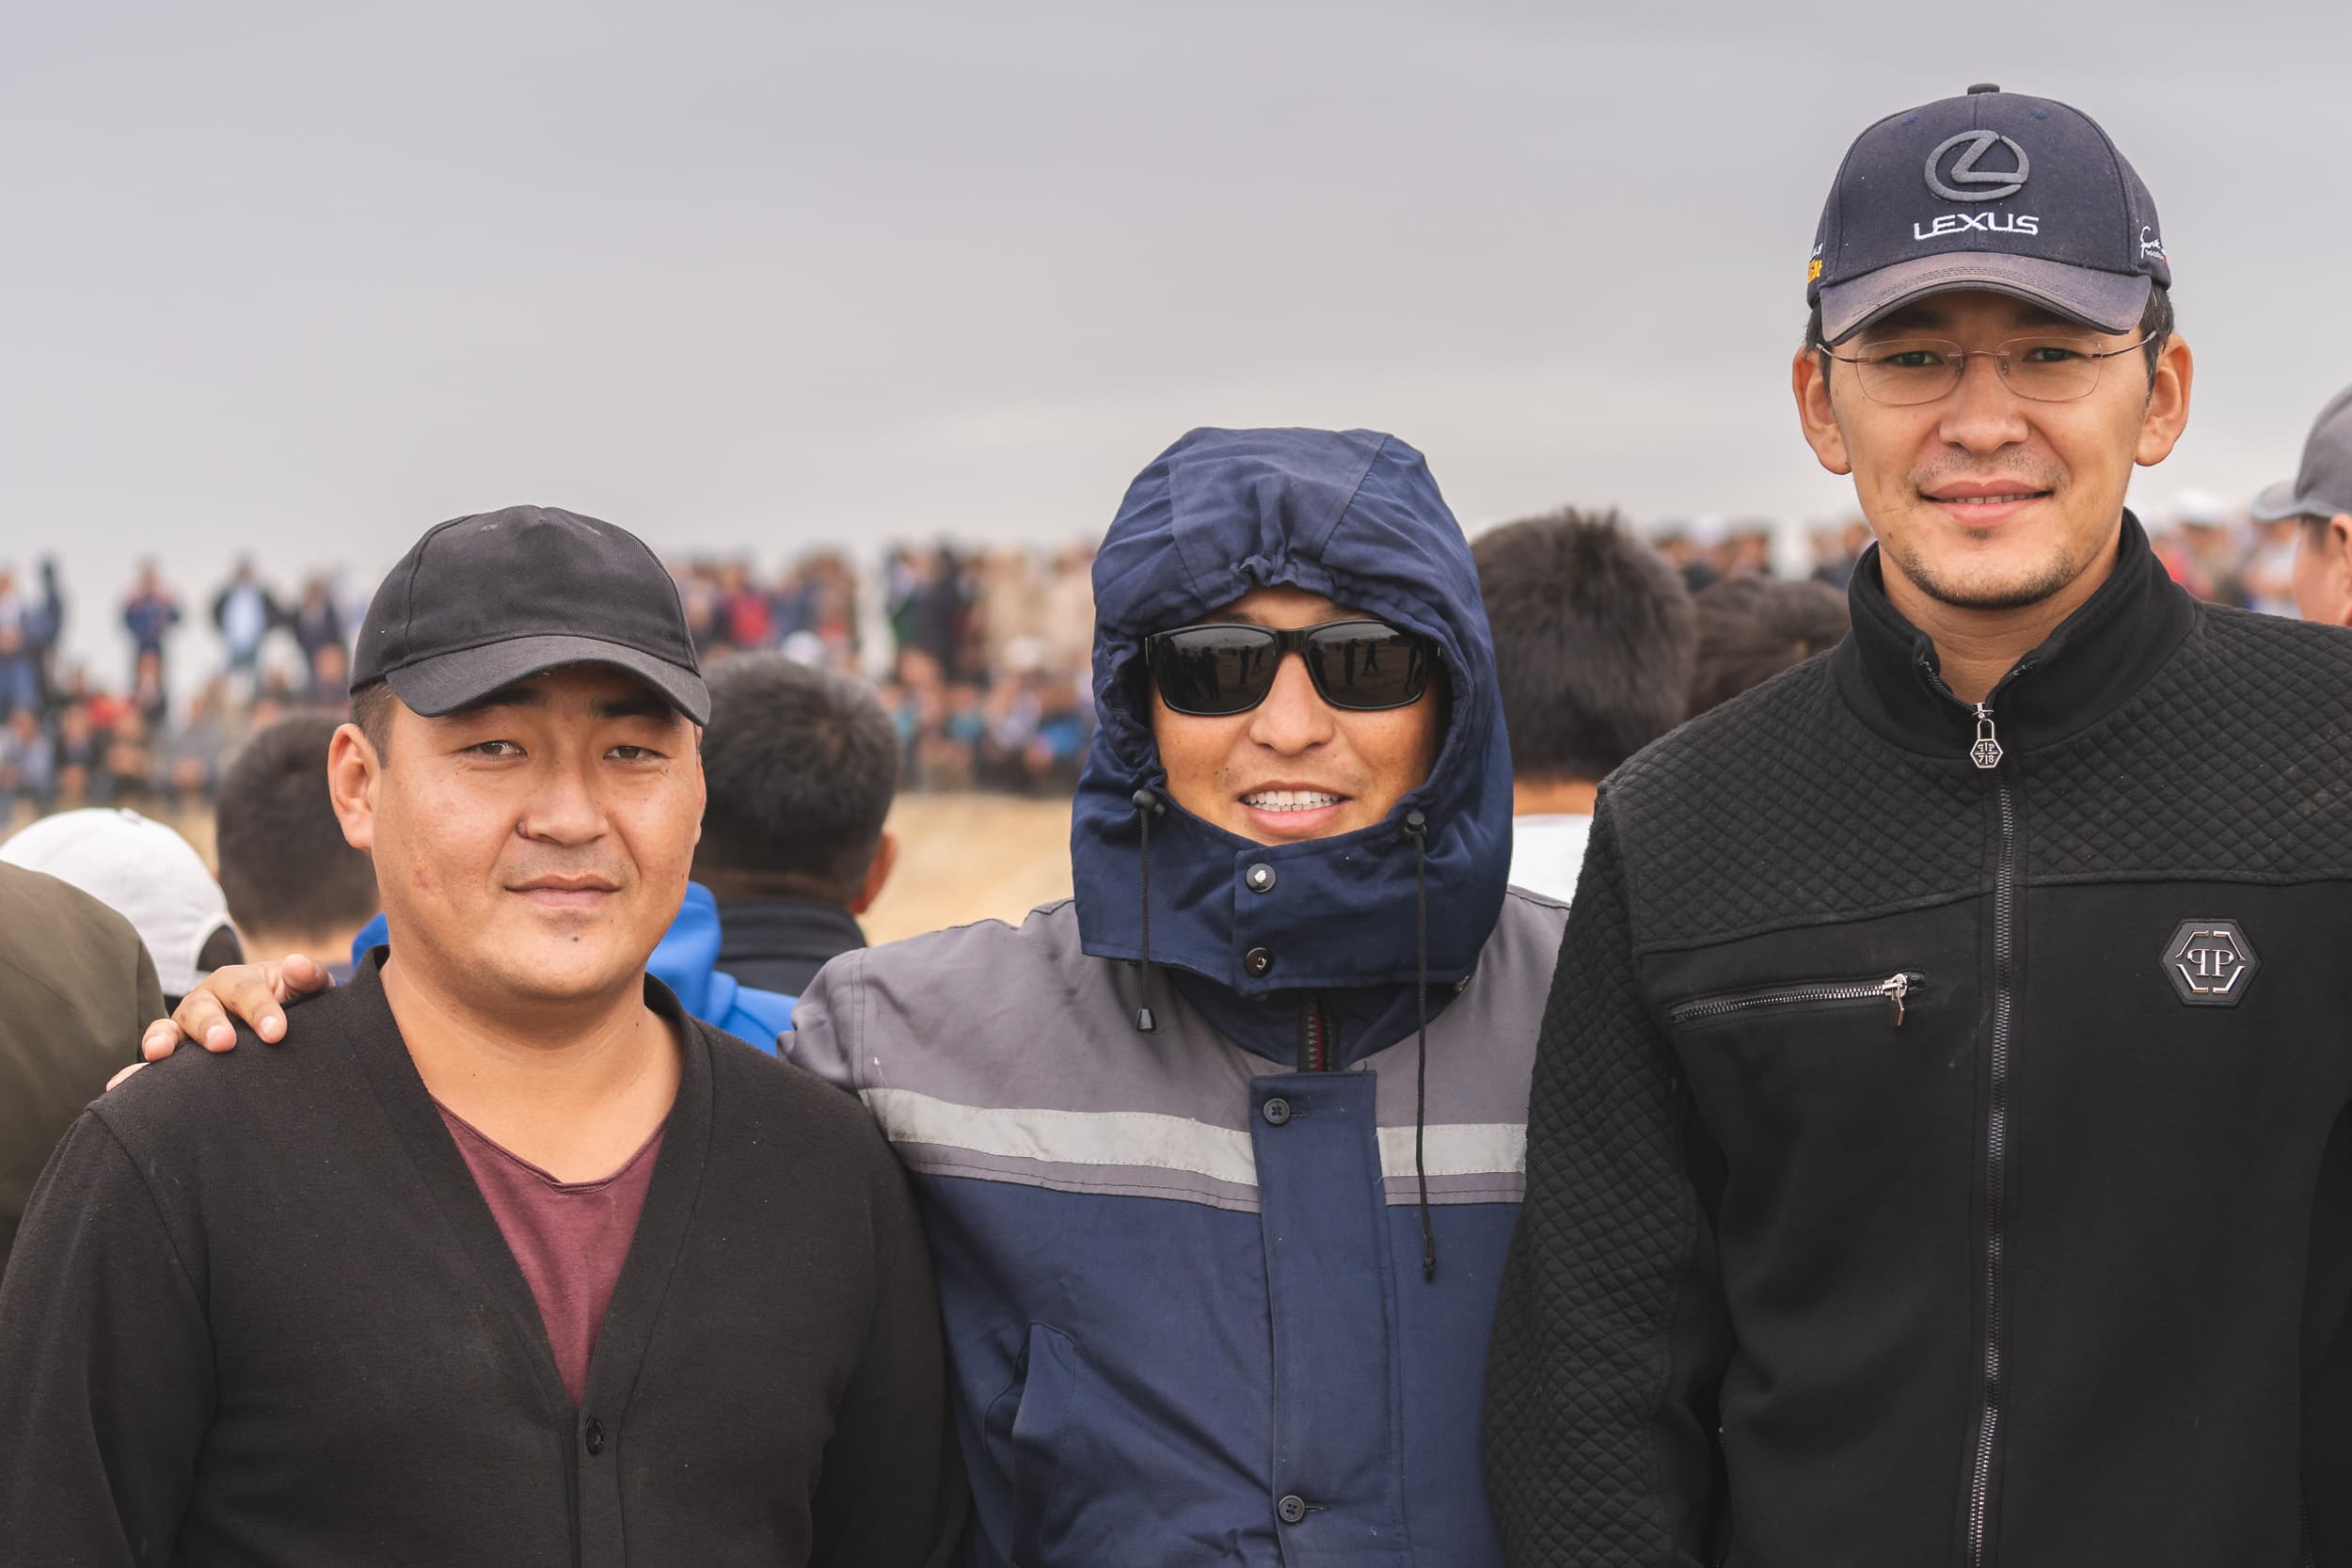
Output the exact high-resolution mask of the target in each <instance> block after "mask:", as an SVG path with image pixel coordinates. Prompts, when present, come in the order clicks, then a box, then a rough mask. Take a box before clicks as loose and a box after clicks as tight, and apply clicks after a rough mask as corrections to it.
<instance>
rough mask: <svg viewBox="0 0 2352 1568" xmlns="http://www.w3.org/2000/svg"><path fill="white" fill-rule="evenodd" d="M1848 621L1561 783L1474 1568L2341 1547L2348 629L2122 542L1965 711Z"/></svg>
mask: <svg viewBox="0 0 2352 1568" xmlns="http://www.w3.org/2000/svg"><path fill="white" fill-rule="evenodd" d="M1853 610H1854V633H1853V635H1852V636H1851V638H1850V639H1848V640H1847V641H1845V642H1844V643H1842V644H1841V645H1840V646H1839V647H1837V648H1836V650H1834V651H1833V652H1832V653H1829V654H1826V655H1823V656H1822V657H1819V658H1816V659H1813V660H1810V661H1808V662H1807V663H1805V664H1804V665H1802V666H1800V667H1799V668H1797V669H1795V670H1793V671H1790V672H1789V673H1787V674H1786V675H1783V676H1781V677H1780V678H1778V679H1776V680H1774V681H1772V682H1771V683H1769V684H1767V685H1766V686H1764V687H1762V688H1760V689H1757V690H1756V691H1754V692H1752V693H1750V694H1749V695H1748V696H1746V697H1745V698H1743V699H1741V700H1740V701H1739V702H1736V703H1733V704H1731V705H1727V706H1725V707H1724V708H1721V709H1718V710H1717V711H1715V712H1714V713H1711V714H1709V715H1708V716H1706V717H1705V718H1703V719H1701V720H1698V721H1695V722H1693V723H1691V724H1688V725H1686V726H1684V727H1683V728H1682V729H1680V730H1678V731H1677V732H1676V733H1675V734H1674V735H1672V736H1668V737H1667V738H1666V739H1664V740H1662V741H1661V742H1659V743H1658V744H1657V745H1655V746H1653V747H1651V748H1650V749H1649V750H1648V751H1646V752H1643V753H1642V754H1641V755H1640V756H1638V757H1636V758H1635V759H1634V760H1633V761H1631V762H1630V763H1629V764H1627V765H1626V767H1625V768H1622V769H1621V770H1620V771H1619V772H1618V773H1617V775H1616V776H1615V777H1614V778H1613V780H1612V781H1611V783H1610V784H1609V786H1608V787H1607V788H1606V789H1605V790H1604V792H1603V794H1602V798H1601V803H1600V808H1599V813H1598V819H1597V822H1596V823H1595V825H1594V831H1593V838H1592V847H1591V851H1590V859H1589V860H1588V861H1587V863H1586V864H1585V869H1584V873H1583V877H1582V879H1581V881H1580V882H1579V884H1578V888H1577V895H1576V903H1575V911H1574V913H1573V914H1572V916H1571V917H1570V920H1569V924H1568V929H1567V936H1566V941H1565V945H1564V947H1563V949H1562V953H1561V958H1560V965H1559V969H1558V972H1557V974H1556V977H1555V979H1554V982H1553V990H1552V993H1551V1001H1550V1005H1549V1010H1548V1012H1547V1015H1546V1018H1545V1022H1544V1033H1543V1043H1542V1050H1541V1053H1540V1055H1539V1058H1538V1063H1537V1066H1536V1069H1535V1079H1534V1100H1533V1104H1532V1106H1531V1109H1530V1113H1529V1117H1528V1146H1529V1147H1528V1188H1527V1200H1526V1206H1525V1208H1524V1209H1523V1210H1522V1212H1521V1216H1520V1220H1519V1228H1518V1240H1517V1243H1515V1246H1514V1249H1513V1253H1512V1257H1511V1261H1510V1265H1509V1268H1508V1270H1507V1273H1506V1275H1505V1278H1504V1282H1503V1289H1502V1306H1501V1311H1500V1317H1499V1321H1498V1323H1497V1325H1496V1330H1495V1336H1494V1346H1493V1354H1492V1359H1491V1362H1490V1371H1489V1373H1488V1386H1487V1430H1486V1460H1487V1468H1488V1478H1489V1489H1490V1492H1491V1496H1492V1501H1493V1504H1494V1508H1495V1513H1496V1516H1497V1519H1498V1522H1499V1523H1500V1525H1501V1528H1502V1537H1503V1541H1504V1544H1505V1546H1506V1548H1507V1552H1508V1555H1509V1558H1510V1560H1511V1561H1512V1562H1513V1563H1514V1564H1515V1565H1518V1568H1533V1565H1536V1564H1544V1565H1551V1564H1580V1565H1581V1564H1603V1563H1607V1564H1642V1565H1645V1568H1646V1565H1652V1564H1700V1563H1715V1562H1727V1563H1730V1564H1733V1565H1735V1568H1834V1565H1848V1564H1850V1565H1854V1568H1920V1565H1944V1564H1952V1565H1958V1568H1978V1565H1992V1564H1998V1565H2000V1568H2106V1565H2122V1564H2129V1565H2131V1568H2169V1565H2179V1568H2247V1565H2267V1564H2275V1565H2277V1568H2289V1565H2291V1564H2295V1563H2297V1562H2318V1563H2324V1564H2331V1565H2341V1564H2352V1317H2348V1316H2347V1303H2348V1302H2352V1119H2347V1117H2346V1115H2345V1109H2346V1105H2347V1101H2352V897H2348V896H2347V895H2348V894H2352V635H2347V634H2345V633H2344V632H2342V631H2338V630H2335V629H2332V628H2324V627H2317V626H2301V625H2296V624H2294V623H2289V622H2284V621H2279V620H2272V619H2266V618H2264V617H2261V616H2255V615H2249V614H2244V613H2240V612H2237V611H2234V610H2221V609H2215V608H2210V607H2205V606H2201V605H2198V604H2196V603H2195V602H2194V601H2193V600H2191V599H2189V598H2188V597H2187V596H2186V595H2185V594H2183V593H2182V592H2181V591H2180V590H2179V589H2177V588H2176V587H2174V586H2173V584H2172V583H2171V582H2170V580H2169V578H2167V577H2166V576H2165V573H2164V571H2163V568H2162V567H2161V566H2160V565H2159V564H2158V563H2157V562H2156V561H2155V559H2154V557H2153V555H2152V554H2151V553H2150V551H2149V549H2148V546H2147V543H2146V540H2145V537H2144V535H2143V534H2142V533H2141V531H2140V530H2139V527H2138V525H2137V522H2135V521H2133V520H2132V519H2131V518H2130V517H2129V516H2128V515H2127V516H2126V517H2125V519H2124V524H2123V544H2122V563H2121V565H2120V566H2119V567H2118V569H2117V571H2116V573H2115V575H2114V577H2113V578H2110V580H2109V581H2108V582H2107V584H2106V586H2104V587H2103V588H2102V589H2101V590H2100V592H2099V593H2098V594H2096V595H2095V596H2094V597H2093V598H2092V599H2091V601H2090V603H2089V604H2087V605H2085V606H2084V607H2083V609H2082V610H2080V611H2078V612H2077V613H2076V614H2075V615H2074V617H2073V618H2072V619H2070V620H2069V621H2068V622H2067V623H2066V625H2064V626H2061V627H2060V628H2059V629H2058V631H2057V632H2056V633H2055V634H2053V635H2052V637H2051V638H2050V640H2049V641H2047V642H2045V643H2044V644H2043V645H2042V647H2041V648H2039V649H2037V650H2036V651H2035V652H2034V653H2033V654H2031V655H2029V656H2027V657H2026V658H2025V659H2024V660H2021V661H2020V663H2019V665H2018V667H2017V669H2016V670H2015V671H2013V672H2012V673H2011V674H2010V676H2009V677H2008V678H2006V679H2005V680H2004V681H2003V682H2002V683H2001V685H2000V686H1999V687H1998V688H1996V689H1995V690H1994V693H1993V694H1992V696H1991V698H1990V702H1989V708H1990V712H1989V714H1988V715H1987V716H1984V717H1982V718H1979V716H1978V715H1977V714H1975V713H1972V711H1971V709H1970V708H1969V706H1968V705H1964V704H1962V703H1960V702H1959V701H1958V700H1956V699H1955V698H1953V697H1952V696H1951V695H1950V694H1949V692H1948V690H1947V689H1945V688H1944V686H1943V683H1942V681H1941V680H1940V678H1939V677H1938V676H1937V674H1936V673H1935V669H1936V667H1935V659H1934V655H1933V649H1932V646H1931V644H1930V643H1929V642H1928V641H1927V640H1926V639H1925V638H1924V637H1922V636H1921V635H1920V634H1919V633H1918V632H1916V631H1915V630H1914V629H1913V628H1912V627H1911V626H1909V625H1908V624H1906V623H1905V622H1904V621H1902V620H1901V619H1900V617H1899V616H1898V615H1897V614H1896V613H1895V611H1894V610H1893V608H1892V607H1891V606H1890V605H1889V604H1888V602H1887V600H1886V598H1885V594H1884V591H1883V587H1882V586H1881V585H1880V579H1879V576H1878V568H1877V561H1876V558H1875V556H1873V557H1872V558H1870V559H1869V560H1867V561H1866V562H1865V566H1864V569H1863V570H1862V571H1861V572H1860V573H1858V574H1857V575H1856V578H1855V588H1854V591H1853ZM1972 753H1973V754H1972Z"/></svg>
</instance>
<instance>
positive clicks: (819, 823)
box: [694, 653, 898, 996]
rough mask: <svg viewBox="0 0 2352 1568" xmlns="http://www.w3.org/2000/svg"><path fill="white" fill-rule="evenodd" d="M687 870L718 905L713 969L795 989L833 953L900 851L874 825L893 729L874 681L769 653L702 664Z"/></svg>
mask: <svg viewBox="0 0 2352 1568" xmlns="http://www.w3.org/2000/svg"><path fill="white" fill-rule="evenodd" d="M703 778H704V780H705V783H706V785H707V788H708V790H709V799H708V801H707V804H706V805H705V806H704V808H703V836H702V842H701V843H700V844H699V845H697V846H696V847H695V849H694V880H695V881H697V882H700V883H702V884H703V885H704V886H705V887H707V888H708V889H709V890H710V892H711V895H712V896H713V897H714V898H715V899H716V900H717V901H718V907H719V932H720V937H719V942H720V946H719V968H720V969H722V970H723V971H724V972H725V973H727V974H732V975H734V976H735V977H736V978H737V979H738V980H739V981H741V982H742V983H743V984H744V985H747V986H755V987H758V988H759V989H761V990H771V991H777V992H781V993H782V994H785V995H787V996H798V995H799V994H800V993H801V992H802V991H803V990H806V989H807V988H808V983H809V981H811V980H813V979H815V978H816V976H817V972H818V970H819V969H821V968H823V967H824V965H825V960H826V959H828V958H832V957H834V955H835V954H838V953H846V952H849V951H850V949H852V948H857V947H863V946H865V945H866V933H865V931H864V930H862V929H860V928H859V926H858V923H857V917H858V916H859V915H861V914H863V913H865V912H866V910H867V909H868V908H869V907H870V906H871V905H872V904H873V902H874V899H875V898H876V897H877V896H878V895H880V894H881V892H882V883H883V882H884V881H886V880H888V879H889V877H890V868H891V866H892V864H893V863H895V862H896V861H897V859H898V842H897V841H896V840H895V839H893V838H892V837H891V836H890V834H889V833H888V832H885V831H884V830H883V827H882V823H883V821H884V819H885V818H887V817H888V816H889V815H890V802H891V798H892V797H893V796H894V795H895V794H896V793H897V792H898V726H896V725H895V724H893V723H892V722H891V721H890V716H889V715H888V714H886V713H884V712H883V711H882V704H881V703H880V702H879V701H877V700H876V698H875V696H874V693H873V690H872V689H871V688H869V687H868V686H866V684H865V683H864V682H863V681H859V680H855V679H852V678H850V676H847V675H840V674H835V673H832V672H831V671H826V670H818V669H814V668H811V667H809V666H807V665H803V664H799V663H795V662H794V661H793V660H791V659H789V658H787V657H785V656H784V655H782V654H779V653H755V654H741V655H739V656H737V657H733V658H730V659H728V660H726V661H725V662H724V663H723V664H720V665H717V666H715V667H714V668H713V669H712V671H711V673H710V729H709V733H708V734H707V736H705V737H704V741H703Z"/></svg>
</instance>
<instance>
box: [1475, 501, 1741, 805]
mask: <svg viewBox="0 0 2352 1568" xmlns="http://www.w3.org/2000/svg"><path fill="white" fill-rule="evenodd" d="M1470 556H1471V558H1472V559H1473V560H1474V561H1476V562H1477V563H1478V580H1479V587H1480V592H1481V594H1483V595H1484V597H1485V598H1486V622H1487V625H1488V626H1490V627H1492V629H1493V633H1494V643H1495V678H1496V682H1497V684H1498V685H1499V686H1500V687H1501V688H1502V721H1503V725H1504V727H1505V728H1506V729H1507V730H1508V731H1509V732H1510V736H1511V769H1512V771H1513V772H1514V773H1515V774H1517V775H1518V777H1520V778H1523V779H1551V780H1560V781H1578V780H1581V781H1584V782H1588V783H1598V782H1599V781H1600V780H1601V779H1602V778H1604V777H1606V776H1607V775H1608V774H1609V772H1610V771H1611V770H1612V769H1613V768H1615V767H1616V766H1617V765H1618V764H1619V763H1621V762H1623V761H1625V759H1626V758H1628V757H1629V756H1631V755H1632V754H1633V753H1634V752H1638V751H1640V750H1641V749H1642V748H1643V747H1645V746H1646V745H1648V744H1649V743H1650V742H1651V741H1653V740H1655V739H1657V738H1658V737H1659V736H1661V735H1664V734H1665V733H1666V732H1667V731H1668V730H1670V729H1673V728H1674V727H1675V726H1676V725H1677V724H1678V723H1680V722H1681V721H1682V718H1683V705H1684V703H1685V701H1686V700H1687V693H1688V691H1689V689H1690V684H1691V666H1692V657H1693V656H1694V652H1695V647H1696V635H1695V632H1694V629H1693V625H1692V622H1693V617H1692V608H1691V593H1690V590H1689V589H1687V588H1685V587H1684V586H1683V582H1682V576H1681V574H1680V573H1678V572H1677V571H1676V570H1675V569H1674V567H1673V566H1672V565H1670V564H1669V563H1668V562H1666V560H1665V558H1664V557H1663V556H1661V555H1660V554H1659V553H1658V552H1657V551H1656V550H1653V549H1651V548H1650V547H1649V546H1646V545H1645V544H1643V543H1642V542H1641V541H1639V540H1638V539H1635V538H1634V537H1633V536H1632V535H1631V534H1629V533H1628V532H1627V531H1626V530H1625V527H1624V525H1623V524H1622V522H1620V520H1619V519H1618V517H1617V515H1616V514H1615V513H1614V512H1607V513H1601V514H1597V515H1593V514H1586V513H1581V512H1578V511H1577V510H1575V509H1574V508H1573V507H1564V508H1562V509H1561V510H1560V511H1558V512H1554V513H1550V514H1548V515H1544V516H1540V517H1530V518H1527V519H1525V520H1523V521H1520V522H1516V523H1510V524H1507V525H1505V526H1504V527H1502V528H1499V529H1495V530H1493V531H1491V532H1488V533H1485V534H1481V535H1480V536H1479V537H1478V538H1477V539H1475V540H1473V541H1472V542H1471V544H1470Z"/></svg>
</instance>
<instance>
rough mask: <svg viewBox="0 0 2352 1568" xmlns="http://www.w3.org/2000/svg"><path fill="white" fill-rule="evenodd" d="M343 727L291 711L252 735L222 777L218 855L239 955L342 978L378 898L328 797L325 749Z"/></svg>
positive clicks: (362, 853)
mask: <svg viewBox="0 0 2352 1568" xmlns="http://www.w3.org/2000/svg"><path fill="white" fill-rule="evenodd" d="M341 724H342V721H341V720H340V719H338V718H337V717H336V716H335V715H333V714H328V713H296V714H291V715H289V716H288V717H286V718H284V719H280V720H279V721H278V722H276V723H274V724H271V725H269V726H268V727H267V728H265V729H262V730H258V731H256V732H255V733H254V735H253V736H252V738H250V739H248V740H247V741H246V743H245V745H244V746H243V747H241V748H240V749H239V750H238V752H237V754H236V756H235V757H234V758H233V759H231V761H230V764H229V768H228V770H227V771H226V772H224V773H223V774H222V775H221V781H220V805H219V808H218V812H217V816H216V818H215V853H216V855H217V858H218V861H219V865H220V888H221V892H222V893H223V894H225V895H227V896H228V899H229V918H230V920H232V921H234V922H236V927H237V930H238V932H239V934H240V935H241V936H243V938H244V939H245V950H246V952H248V953H251V954H253V955H254V956H255V957H257V958H259V957H265V956H267V957H274V956H277V955H279V954H285V953H301V954H305V955H308V956H309V957H310V958H316V959H317V960H318V961H319V962H321V963H323V964H326V968H327V971H328V973H330V974H333V975H334V976H335V978H337V979H338V980H344V979H348V978H350V975H351V965H350V964H349V963H348V962H347V961H346V955H348V954H349V952H350V951H351V939H352V938H353V937H355V936H357V935H358V931H359V927H362V926H365V925H366V924H367V923H368V921H369V920H370V919H372V918H373V916H374V914H375V910H376V893H375V863H374V861H373V859H372V858H370V856H369V854H368V852H367V851H366V850H364V849H357V848H354V847H352V846H351V845H350V844H349V843H348V842H347V841H345V839H344V838H343V829H342V822H341V821H340V820H338V819H337V817H336V816H335V802H334V800H333V798H332V797H331V796H330V795H329V794H328V793H327V788H326V750H327V746H328V743H329V742H331V741H332V740H333V739H334V738H335V731H336V730H337V729H338V728H339V727H340V726H341Z"/></svg>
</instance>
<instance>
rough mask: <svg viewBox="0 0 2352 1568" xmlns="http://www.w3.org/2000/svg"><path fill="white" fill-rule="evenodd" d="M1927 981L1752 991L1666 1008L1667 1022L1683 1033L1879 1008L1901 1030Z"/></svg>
mask: <svg viewBox="0 0 2352 1568" xmlns="http://www.w3.org/2000/svg"><path fill="white" fill-rule="evenodd" d="M1922 978H1923V977H1922V976H1921V975H1918V974H1913V973H1910V972H1908V971H1898V972H1896V973H1895V974H1879V975H1870V976H1867V977H1864V978H1860V979H1851V978H1849V979H1842V980H1798V981H1792V982H1789V983H1788V984H1784V985H1770V986H1750V987H1747V988H1745V989H1742V990H1725V991H1717V992H1714V993H1712V994H1710V995H1706V996H1693V997H1690V998H1687V999H1685V1000H1683V1001H1680V1002H1677V1003H1676V1004H1675V1005H1674V1006H1671V1007H1669V1008H1667V1009H1666V1018H1667V1021H1668V1022H1671V1023H1673V1024H1674V1025H1676V1026H1677V1028H1683V1027H1689V1026H1691V1025H1694V1024H1707V1023H1712V1022H1722V1021H1730V1020H1740V1019H1770V1018H1772V1017H1773V1016H1775V1015H1781V1014H1789V1013H1794V1012H1798V1011H1822V1012H1828V1011H1843V1010H1846V1009H1849V1008H1856V1007H1877V1008H1880V1009H1882V1010H1883V1012H1884V1013H1885V1015H1886V1022H1887V1023H1888V1025H1889V1026H1890V1027H1892V1028H1896V1029H1899V1028H1901V1027H1902V1026H1903V1022H1904V1021H1905V1019H1906V1018H1907V1017H1908V1016H1909V1014H1910V1010H1911V994H1912V991H1913V990H1914V989H1915V988H1916V987H1917V986H1918V985H1919V984H1920V982H1921V980H1922Z"/></svg>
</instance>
